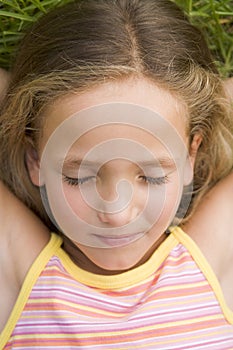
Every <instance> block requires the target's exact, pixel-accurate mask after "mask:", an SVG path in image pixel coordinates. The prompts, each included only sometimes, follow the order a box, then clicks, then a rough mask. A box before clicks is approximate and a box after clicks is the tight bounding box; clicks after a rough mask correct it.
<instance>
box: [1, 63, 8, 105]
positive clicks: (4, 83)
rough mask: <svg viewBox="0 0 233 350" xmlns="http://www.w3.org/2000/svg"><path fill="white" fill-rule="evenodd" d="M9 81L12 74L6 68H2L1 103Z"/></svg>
mask: <svg viewBox="0 0 233 350" xmlns="http://www.w3.org/2000/svg"><path fill="white" fill-rule="evenodd" d="M9 81H10V74H9V73H8V72H7V71H6V70H4V69H2V68H0V103H1V102H2V100H3V98H4V96H5V94H6V91H7V87H8V84H9Z"/></svg>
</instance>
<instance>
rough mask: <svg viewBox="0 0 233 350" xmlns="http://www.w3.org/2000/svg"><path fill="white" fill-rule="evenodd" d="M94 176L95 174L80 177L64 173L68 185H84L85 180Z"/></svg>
mask: <svg viewBox="0 0 233 350" xmlns="http://www.w3.org/2000/svg"><path fill="white" fill-rule="evenodd" d="M93 178H94V177H93V176H87V177H80V178H72V177H69V176H65V175H63V179H64V181H65V182H67V183H68V185H70V186H79V185H82V184H84V183H85V182H87V181H89V180H91V179H93Z"/></svg>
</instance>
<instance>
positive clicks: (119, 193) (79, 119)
mask: <svg viewBox="0 0 233 350" xmlns="http://www.w3.org/2000/svg"><path fill="white" fill-rule="evenodd" d="M44 118H45V125H44V128H43V133H42V136H41V140H40V149H39V152H38V153H39V159H40V161H39V162H38V161H36V159H35V157H30V156H29V157H28V168H29V173H30V176H31V179H32V182H33V183H34V184H35V185H38V186H43V188H44V187H45V188H46V193H47V199H48V203H49V207H50V208H49V210H50V211H51V212H52V215H53V219H55V221H56V223H57V225H58V227H59V228H60V230H62V231H63V232H64V234H66V235H67V236H68V237H70V238H71V240H72V241H73V242H74V243H75V245H76V246H77V247H78V248H79V249H80V250H81V251H82V252H83V253H84V254H85V256H86V258H87V259H86V262H85V268H86V269H89V270H93V266H94V265H97V266H98V267H100V268H102V269H105V270H110V271H123V270H127V269H130V268H132V267H133V266H136V265H138V264H140V263H142V262H144V261H145V260H146V259H148V257H149V256H150V255H151V254H152V252H153V250H154V249H155V247H156V244H157V242H158V240H159V239H160V237H162V234H163V233H164V231H165V230H166V229H167V227H168V226H169V224H170V223H171V222H172V220H173V218H174V216H175V213H176V211H177V208H178V205H179V202H180V199H181V195H182V190H183V186H184V185H187V184H188V183H190V182H191V180H192V169H193V164H194V158H195V151H196V149H197V147H198V142H197V141H195V140H194V141H193V143H192V145H191V149H189V151H188V150H187V146H188V137H187V134H186V130H187V122H186V121H187V116H186V108H185V106H184V105H182V104H181V102H179V101H178V99H176V98H175V97H173V96H172V95H171V94H170V93H168V92H167V91H165V90H162V89H160V88H158V87H157V86H155V85H153V84H152V83H149V82H147V81H146V80H143V79H140V80H128V81H124V82H115V83H106V84H104V85H101V86H99V87H97V88H93V89H92V90H91V91H88V92H86V93H83V94H79V95H76V94H70V95H67V96H66V97H63V98H60V99H59V100H57V101H55V103H54V104H53V105H50V106H49V107H48V108H47V109H46V111H45V113H44ZM190 152H191V153H190ZM93 263H94V265H93ZM88 264H89V265H90V266H88ZM91 266H92V267H91Z"/></svg>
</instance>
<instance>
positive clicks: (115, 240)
mask: <svg viewBox="0 0 233 350" xmlns="http://www.w3.org/2000/svg"><path fill="white" fill-rule="evenodd" d="M144 234H145V233H143V232H137V233H132V234H127V235H118V236H116V235H115V236H103V235H95V234H94V236H95V237H96V238H97V239H98V240H99V242H100V243H102V246H103V248H104V247H106V248H107V247H111V248H113V247H122V246H125V245H128V244H130V243H133V242H135V241H137V240H138V239H140V238H141V237H142V236H144Z"/></svg>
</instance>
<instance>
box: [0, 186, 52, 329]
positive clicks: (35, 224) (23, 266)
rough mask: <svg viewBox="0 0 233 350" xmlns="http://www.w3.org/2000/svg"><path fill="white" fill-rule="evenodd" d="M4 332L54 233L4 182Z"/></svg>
mask: <svg viewBox="0 0 233 350" xmlns="http://www.w3.org/2000/svg"><path fill="white" fill-rule="evenodd" d="M0 223H1V227H0V242H1V244H0V286H1V294H0V310H1V313H0V332H1V331H2V329H3V328H4V326H5V324H6V321H7V319H8V318H9V315H10V313H11V310H12V308H13V306H14V304H15V302H16V299H17V296H18V294H19V291H20V289H21V287H22V284H23V281H24V279H25V276H26V274H27V272H28V270H29V268H30V266H31V264H32V263H33V261H34V260H35V258H36V257H37V256H38V254H39V253H40V251H41V250H42V249H43V247H44V246H45V245H46V243H47V242H48V240H49V237H50V233H49V231H48V229H47V228H46V227H45V226H44V225H43V224H42V222H41V221H40V220H39V219H38V218H37V217H36V215H35V214H33V213H32V212H31V211H30V210H29V209H28V208H27V207H26V206H25V205H24V204H23V203H22V202H21V201H20V200H18V199H17V198H16V197H15V196H14V195H13V194H12V193H11V192H10V191H9V190H8V188H6V187H5V186H4V185H3V183H2V182H1V181H0Z"/></svg>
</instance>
